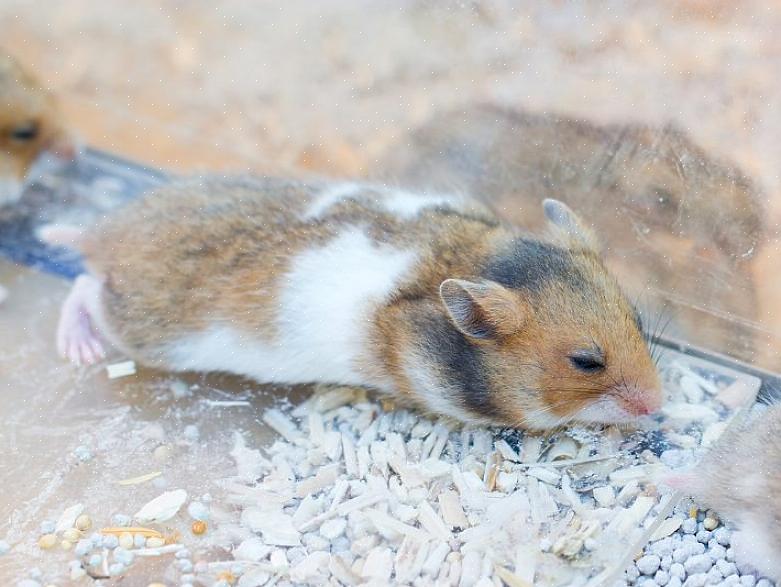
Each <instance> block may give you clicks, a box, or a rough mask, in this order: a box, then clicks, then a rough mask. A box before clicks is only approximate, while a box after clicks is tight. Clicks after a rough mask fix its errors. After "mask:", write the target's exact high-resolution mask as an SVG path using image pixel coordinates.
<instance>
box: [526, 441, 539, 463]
mask: <svg viewBox="0 0 781 587" xmlns="http://www.w3.org/2000/svg"><path fill="white" fill-rule="evenodd" d="M522 446H523V449H522V450H521V458H522V459H523V460H524V462H527V463H536V462H537V461H539V460H540V451H541V449H542V439H541V438H540V437H539V436H524V438H523V444H522Z"/></svg>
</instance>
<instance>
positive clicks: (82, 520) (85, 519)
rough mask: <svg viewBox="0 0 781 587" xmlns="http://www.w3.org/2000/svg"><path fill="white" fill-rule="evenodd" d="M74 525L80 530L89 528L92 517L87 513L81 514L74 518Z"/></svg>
mask: <svg viewBox="0 0 781 587" xmlns="http://www.w3.org/2000/svg"><path fill="white" fill-rule="evenodd" d="M74 526H75V528H76V529H77V530H81V531H82V532H84V531H85V530H89V529H90V528H92V518H90V517H89V516H88V515H87V514H81V515H80V516H79V517H78V518H76V523H75V525H74Z"/></svg>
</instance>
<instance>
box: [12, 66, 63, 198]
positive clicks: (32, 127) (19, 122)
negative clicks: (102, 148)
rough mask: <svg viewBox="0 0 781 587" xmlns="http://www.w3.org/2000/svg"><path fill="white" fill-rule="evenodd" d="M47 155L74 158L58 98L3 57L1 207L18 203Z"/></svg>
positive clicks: (19, 67)
mask: <svg viewBox="0 0 781 587" xmlns="http://www.w3.org/2000/svg"><path fill="white" fill-rule="evenodd" d="M45 151H49V152H52V153H54V154H55V155H58V156H59V157H61V158H65V159H69V158H73V156H74V155H75V153H76V149H75V147H74V145H73V143H72V141H71V139H70V137H69V136H68V134H67V133H66V131H65V130H64V128H63V126H62V116H61V114H60V111H59V108H58V106H57V102H56V100H55V98H54V96H53V95H52V94H51V93H50V92H49V91H48V90H47V89H46V88H44V87H43V86H42V85H41V84H40V83H39V82H38V80H36V79H35V78H34V77H33V76H32V75H30V74H29V73H28V72H27V71H25V70H24V69H23V68H22V67H21V66H20V65H19V63H18V62H17V61H16V60H15V59H14V58H12V57H10V56H8V55H5V54H3V53H0V154H2V157H0V206H1V205H3V204H7V203H10V202H13V201H14V200H16V199H17V198H18V197H19V195H20V193H21V189H22V182H23V181H24V179H25V178H26V177H27V175H28V173H29V171H30V169H31V167H32V165H33V163H34V162H35V160H36V159H37V158H38V157H39V156H40V155H41V154H42V153H43V152H45Z"/></svg>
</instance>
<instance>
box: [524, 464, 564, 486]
mask: <svg viewBox="0 0 781 587" xmlns="http://www.w3.org/2000/svg"><path fill="white" fill-rule="evenodd" d="M526 474H527V475H529V476H530V477H534V478H535V479H539V480H540V481H542V482H543V483H547V484H548V485H558V484H559V481H560V480H561V475H559V474H558V473H557V472H556V471H553V470H551V469H544V468H542V467H534V468H532V469H529V470H528V471H526Z"/></svg>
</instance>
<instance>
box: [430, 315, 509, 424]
mask: <svg viewBox="0 0 781 587" xmlns="http://www.w3.org/2000/svg"><path fill="white" fill-rule="evenodd" d="M421 327H422V328H421V330H422V332H423V336H422V338H423V351H424V352H425V353H426V354H427V355H428V356H430V357H431V358H432V359H433V361H434V363H435V364H436V365H437V368H438V371H439V374H440V377H441V379H442V380H443V382H444V383H445V384H447V385H449V386H451V387H453V388H455V389H456V390H457V391H458V392H457V394H456V395H455V396H454V397H451V398H449V399H450V400H451V401H453V402H454V403H457V404H459V405H461V406H462V407H463V408H464V409H466V410H467V411H469V412H472V413H473V414H476V415H479V416H482V417H484V418H489V419H492V420H502V419H503V418H502V415H503V411H502V410H501V408H500V407H499V406H497V405H496V403H495V398H494V395H493V393H492V392H491V388H490V386H489V382H488V374H487V372H486V368H485V364H484V361H483V357H482V352H483V351H482V350H481V349H480V348H478V347H477V346H475V345H473V344H472V343H470V342H469V341H468V340H467V338H466V337H465V336H464V335H463V334H461V333H460V332H459V331H458V330H456V329H455V327H453V326H452V324H450V320H449V319H448V318H447V317H446V316H444V315H440V316H432V317H430V318H429V319H428V320H427V321H426V323H425V324H421Z"/></svg>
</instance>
